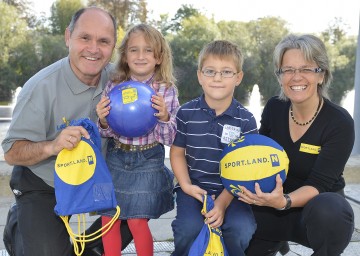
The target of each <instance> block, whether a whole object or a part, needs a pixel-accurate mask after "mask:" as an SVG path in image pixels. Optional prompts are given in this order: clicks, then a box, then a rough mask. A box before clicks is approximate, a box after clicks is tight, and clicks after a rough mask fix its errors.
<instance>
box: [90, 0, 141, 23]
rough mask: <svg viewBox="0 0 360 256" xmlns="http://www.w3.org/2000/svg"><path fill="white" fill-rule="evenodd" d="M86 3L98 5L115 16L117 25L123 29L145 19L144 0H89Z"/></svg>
mask: <svg viewBox="0 0 360 256" xmlns="http://www.w3.org/2000/svg"><path fill="white" fill-rule="evenodd" d="M88 5H89V6H91V5H96V6H100V7H103V8H104V9H105V10H107V11H109V12H110V13H111V14H112V15H113V16H114V17H115V19H116V23H117V25H118V26H121V27H122V28H123V29H125V30H126V29H127V28H128V27H129V25H132V24H135V23H139V22H142V23H144V22H146V20H147V3H146V1H145V0H138V1H130V0H89V1H88Z"/></svg>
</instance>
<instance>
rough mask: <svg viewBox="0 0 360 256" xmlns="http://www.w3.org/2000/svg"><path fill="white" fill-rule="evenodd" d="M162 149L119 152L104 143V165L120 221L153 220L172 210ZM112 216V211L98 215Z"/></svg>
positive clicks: (170, 186) (170, 175) (111, 143)
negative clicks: (105, 148) (113, 193)
mask: <svg viewBox="0 0 360 256" xmlns="http://www.w3.org/2000/svg"><path fill="white" fill-rule="evenodd" d="M164 158H165V149H164V146H163V145H161V144H159V145H157V146H155V147H153V148H150V149H147V150H143V151H133V152H131V151H130V152H129V151H123V150H122V149H117V148H115V145H114V140H110V141H109V143H108V149H107V153H106V162H107V165H108V167H109V170H110V173H111V176H112V180H113V182H114V187H115V195H116V200H117V202H118V204H119V206H120V208H121V213H120V219H131V218H146V219H156V218H159V217H160V216H161V215H162V214H164V213H166V212H168V211H171V210H172V209H174V197H173V193H172V190H173V179H174V176H173V173H172V172H171V171H170V170H169V169H167V168H166V166H165V165H164ZM99 214H101V215H106V216H113V215H114V214H115V211H114V210H109V211H101V212H99Z"/></svg>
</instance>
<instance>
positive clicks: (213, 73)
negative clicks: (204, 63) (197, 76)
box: [201, 69, 238, 78]
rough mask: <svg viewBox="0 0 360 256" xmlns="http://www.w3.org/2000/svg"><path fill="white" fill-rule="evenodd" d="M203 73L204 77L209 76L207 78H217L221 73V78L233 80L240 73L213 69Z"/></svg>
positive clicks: (205, 70)
mask: <svg viewBox="0 0 360 256" xmlns="http://www.w3.org/2000/svg"><path fill="white" fill-rule="evenodd" d="M201 73H203V74H204V76H207V77H214V76H216V74H217V73H219V74H220V75H221V77H225V78H232V77H234V76H235V75H236V74H237V73H238V72H233V71H231V70H223V71H215V70H213V69H204V70H201Z"/></svg>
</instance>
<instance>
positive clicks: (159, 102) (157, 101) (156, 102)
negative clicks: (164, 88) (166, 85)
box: [151, 93, 170, 122]
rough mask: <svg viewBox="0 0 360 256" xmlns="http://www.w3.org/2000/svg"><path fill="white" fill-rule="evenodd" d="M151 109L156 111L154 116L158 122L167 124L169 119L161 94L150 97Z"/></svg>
mask: <svg viewBox="0 0 360 256" xmlns="http://www.w3.org/2000/svg"><path fill="white" fill-rule="evenodd" d="M151 102H152V103H153V104H152V107H153V108H155V109H156V110H158V111H159V112H158V113H155V116H156V117H157V118H159V120H160V121H163V122H167V121H169V119H170V116H169V112H168V111H167V108H166V104H165V100H164V98H163V97H162V96H161V94H159V93H157V94H156V95H153V96H152V97H151Z"/></svg>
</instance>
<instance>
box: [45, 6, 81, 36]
mask: <svg viewBox="0 0 360 256" xmlns="http://www.w3.org/2000/svg"><path fill="white" fill-rule="evenodd" d="M82 7H84V5H83V4H82V1H81V0H56V2H55V3H53V4H52V6H51V17H50V22H51V27H52V32H53V34H54V35H63V34H64V33H65V29H66V28H67V26H68V25H69V23H70V21H71V17H72V15H73V14H74V13H75V12H76V11H77V10H78V9H80V8H82Z"/></svg>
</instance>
